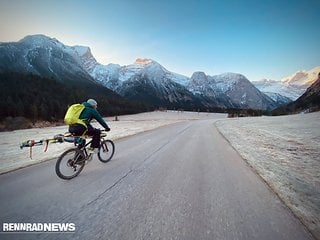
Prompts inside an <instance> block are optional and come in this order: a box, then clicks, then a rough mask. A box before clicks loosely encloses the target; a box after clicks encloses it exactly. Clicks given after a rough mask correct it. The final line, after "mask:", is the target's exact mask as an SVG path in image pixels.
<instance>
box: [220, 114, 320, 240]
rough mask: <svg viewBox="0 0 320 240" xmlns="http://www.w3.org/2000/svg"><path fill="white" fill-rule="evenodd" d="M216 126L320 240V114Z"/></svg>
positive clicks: (235, 120) (232, 120) (227, 122)
mask: <svg viewBox="0 0 320 240" xmlns="http://www.w3.org/2000/svg"><path fill="white" fill-rule="evenodd" d="M216 126H217V127H218V129H219V130H220V132H221V133H222V134H223V135H224V136H225V137H226V138H227V139H228V140H229V142H230V143H231V145H232V146H233V147H234V148H235V149H236V150H237V151H238V152H239V153H240V155H241V156H242V157H243V158H244V159H245V160H246V161H247V162H248V164H249V165H251V166H252V167H253V168H254V169H256V171H257V172H258V174H259V175H260V176H261V177H262V178H263V179H264V180H265V181H266V182H267V183H268V184H269V186H270V187H271V188H272V189H273V190H274V191H275V192H276V193H277V194H278V195H279V197H280V198H281V199H282V200H283V201H284V202H285V203H286V204H287V206H289V207H290V208H291V209H292V211H293V212H294V213H295V214H296V215H297V216H298V217H299V218H300V219H301V220H302V221H303V222H304V224H305V225H306V226H307V227H308V228H309V229H310V231H311V232H312V233H313V234H314V235H315V236H316V237H317V238H318V239H320V112H316V113H310V114H299V115H291V116H280V117H256V118H241V119H227V120H219V121H217V122H216Z"/></svg>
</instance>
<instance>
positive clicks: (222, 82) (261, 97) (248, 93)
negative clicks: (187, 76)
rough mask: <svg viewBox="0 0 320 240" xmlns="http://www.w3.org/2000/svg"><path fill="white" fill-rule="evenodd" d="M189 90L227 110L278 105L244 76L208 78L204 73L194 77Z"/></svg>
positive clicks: (196, 74)
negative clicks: (211, 99)
mask: <svg viewBox="0 0 320 240" xmlns="http://www.w3.org/2000/svg"><path fill="white" fill-rule="evenodd" d="M188 88H189V90H190V91H192V92H193V93H195V94H199V95H203V96H206V97H210V98H213V99H215V101H217V102H218V103H219V106H223V107H225V108H252V109H263V110H267V109H273V108H274V107H276V103H275V102H274V101H273V100H272V99H270V98H269V97H268V96H266V95H265V94H263V93H261V92H260V91H259V90H258V89H257V88H255V87H254V85H253V84H252V83H251V82H250V81H249V80H248V79H247V78H246V77H245V76H243V75H241V74H236V73H224V74H220V75H215V76H207V75H205V73H203V72H196V73H194V74H193V75H192V77H191V80H190V82H189V84H188Z"/></svg>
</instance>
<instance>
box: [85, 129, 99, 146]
mask: <svg viewBox="0 0 320 240" xmlns="http://www.w3.org/2000/svg"><path fill="white" fill-rule="evenodd" d="M100 133H101V132H100V129H95V128H88V131H87V134H88V135H89V136H92V142H91V145H90V147H91V148H97V149H98V148H99V147H100Z"/></svg>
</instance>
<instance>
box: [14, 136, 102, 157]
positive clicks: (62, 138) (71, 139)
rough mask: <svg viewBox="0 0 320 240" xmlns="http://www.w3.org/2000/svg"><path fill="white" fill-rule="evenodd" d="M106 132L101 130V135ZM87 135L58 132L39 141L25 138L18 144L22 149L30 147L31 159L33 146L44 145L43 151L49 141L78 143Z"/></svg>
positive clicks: (46, 148)
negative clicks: (25, 139)
mask: <svg viewBox="0 0 320 240" xmlns="http://www.w3.org/2000/svg"><path fill="white" fill-rule="evenodd" d="M106 135H107V134H106V133H105V132H101V137H105V136H106ZM87 137H89V136H73V135H72V134H71V133H65V134H58V135H55V136H54V137H53V138H49V139H42V140H39V141H36V140H27V141H25V142H23V143H21V144H20V149H23V148H24V147H29V148H30V159H32V148H33V147H34V146H41V145H45V148H44V152H46V151H47V150H48V146H49V144H50V143H63V142H69V143H74V144H76V143H78V144H79V143H80V142H79V141H83V140H84V138H87Z"/></svg>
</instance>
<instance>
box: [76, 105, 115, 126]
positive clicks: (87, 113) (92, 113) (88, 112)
mask: <svg viewBox="0 0 320 240" xmlns="http://www.w3.org/2000/svg"><path fill="white" fill-rule="evenodd" d="M82 104H83V105H84V106H85V109H84V110H83V111H82V113H81V114H80V116H79V118H80V119H82V120H83V122H84V123H85V124H86V125H87V127H92V126H91V124H90V121H91V120H92V119H95V120H97V121H98V122H99V123H100V124H101V125H102V127H104V128H109V127H108V125H107V123H106V122H105V121H104V120H103V119H102V117H101V115H100V114H99V112H98V111H97V110H96V109H95V108H94V107H92V105H91V104H89V103H87V102H84V103H82Z"/></svg>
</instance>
